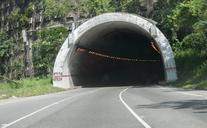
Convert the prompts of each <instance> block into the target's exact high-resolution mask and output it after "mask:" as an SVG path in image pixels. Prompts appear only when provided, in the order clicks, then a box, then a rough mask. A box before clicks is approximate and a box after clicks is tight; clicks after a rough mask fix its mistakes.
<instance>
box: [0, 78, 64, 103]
mask: <svg viewBox="0 0 207 128" xmlns="http://www.w3.org/2000/svg"><path fill="white" fill-rule="evenodd" d="M59 91H63V89H59V88H55V87H53V86H52V84H51V79H50V78H29V79H24V80H20V81H15V82H14V83H11V82H7V83H0V99H6V98H9V97H12V96H15V97H28V96H36V95H43V94H48V93H53V92H59Z"/></svg>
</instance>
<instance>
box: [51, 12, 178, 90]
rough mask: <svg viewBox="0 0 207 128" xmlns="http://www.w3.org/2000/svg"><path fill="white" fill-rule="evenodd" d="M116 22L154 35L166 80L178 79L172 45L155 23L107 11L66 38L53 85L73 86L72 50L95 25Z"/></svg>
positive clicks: (54, 72)
mask: <svg viewBox="0 0 207 128" xmlns="http://www.w3.org/2000/svg"><path fill="white" fill-rule="evenodd" d="M114 22H124V23H127V24H128V25H129V26H131V25H134V26H135V27H136V26H137V29H140V30H142V31H143V32H146V33H148V34H149V35H150V36H151V37H153V39H154V40H155V42H156V45H157V46H158V48H159V50H160V52H161V55H162V61H163V64H164V72H165V81H166V82H171V81H175V80H177V73H176V66H175V61H174V56H173V52H172V49H171V46H170V44H169V42H168V40H167V39H166V38H165V36H164V35H163V33H162V32H161V31H160V30H159V29H158V28H157V27H156V26H155V25H154V24H153V23H151V22H150V21H148V20H146V19H145V18H143V17H139V16H137V15H132V14H127V13H106V14H102V15H100V16H96V17H94V18H92V19H90V20H88V21H87V22H85V23H83V24H82V25H81V26H79V27H78V28H77V29H75V30H74V31H73V32H72V33H71V34H70V35H69V36H68V38H67V39H66V40H65V42H64V44H63V45H62V47H61V49H60V51H59V53H58V55H57V58H56V61H55V65H54V71H53V86H55V87H60V88H66V89H67V88H73V86H74V85H73V80H72V77H71V74H70V69H69V68H70V67H69V61H70V59H69V58H70V56H71V55H72V54H73V53H72V52H73V51H74V50H73V49H74V47H75V44H76V43H77V42H78V41H79V40H80V38H81V37H82V36H83V35H84V34H85V33H87V32H89V31H90V30H91V29H93V28H94V27H97V26H100V25H102V24H105V23H108V24H110V23H114ZM112 25H113V24H112Z"/></svg>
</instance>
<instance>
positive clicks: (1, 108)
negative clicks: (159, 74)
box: [0, 86, 207, 128]
mask: <svg viewBox="0 0 207 128" xmlns="http://www.w3.org/2000/svg"><path fill="white" fill-rule="evenodd" d="M127 88H128V89H127ZM0 127H1V128H206V127H207V94H206V92H205V91H185V90H181V89H176V88H167V87H165V88H164V87H159V86H135V87H102V88H80V89H76V90H70V91H66V92H61V93H56V94H50V95H44V96H36V97H30V98H21V99H12V100H11V99H10V100H3V101H0Z"/></svg>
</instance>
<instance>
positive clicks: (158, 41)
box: [53, 13, 177, 88]
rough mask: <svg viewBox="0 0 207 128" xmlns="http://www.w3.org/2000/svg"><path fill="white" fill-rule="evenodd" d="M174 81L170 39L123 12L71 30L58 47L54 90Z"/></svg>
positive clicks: (95, 18) (151, 25) (145, 22)
mask: <svg viewBox="0 0 207 128" xmlns="http://www.w3.org/2000/svg"><path fill="white" fill-rule="evenodd" d="M176 79H177V74H176V67H175V62H174V57H173V52H172V49H171V46H170V44H169V42H168V40H167V39H166V38H165V36H164V35H163V34H162V33H161V32H160V30H159V29H158V28H157V27H156V26H155V25H154V24H153V23H152V22H150V21H148V20H146V19H144V18H142V17H139V16H136V15H132V14H127V13H107V14H102V15H100V16H97V17H94V18H92V19H90V20H89V21H87V22H85V23H83V24H82V25H80V26H79V27H78V28H77V29H75V30H74V31H73V32H72V33H71V34H70V35H69V37H68V38H67V39H66V41H65V42H64V44H63V46H62V47H61V49H60V51H59V53H58V56H57V58H56V62H55V65H54V72H53V85H54V86H56V87H60V88H72V87H74V86H83V87H88V86H115V85H125V84H143V83H157V82H159V81H166V82H170V81H175V80H176Z"/></svg>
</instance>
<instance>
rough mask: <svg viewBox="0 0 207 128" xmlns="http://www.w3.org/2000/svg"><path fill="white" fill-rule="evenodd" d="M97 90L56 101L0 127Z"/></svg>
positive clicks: (8, 125)
mask: <svg viewBox="0 0 207 128" xmlns="http://www.w3.org/2000/svg"><path fill="white" fill-rule="evenodd" d="M97 90H98V89H96V90H93V91H89V92H86V93H82V94H77V95H74V96H71V97H67V98H64V99H62V100H59V101H56V102H54V103H52V104H49V105H47V106H45V107H42V108H40V109H38V110H36V111H34V112H32V113H30V114H27V115H25V116H23V117H21V118H19V119H17V120H15V121H12V122H10V123H8V124H5V126H3V127H1V128H8V127H10V126H12V125H14V124H16V123H18V122H20V121H22V120H24V119H26V118H29V117H31V116H33V115H35V114H37V113H40V112H42V111H44V110H46V109H49V108H51V107H53V106H55V105H58V104H60V103H62V102H64V101H66V100H70V99H73V98H75V97H78V96H82V95H86V94H90V93H93V92H95V91H97Z"/></svg>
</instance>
